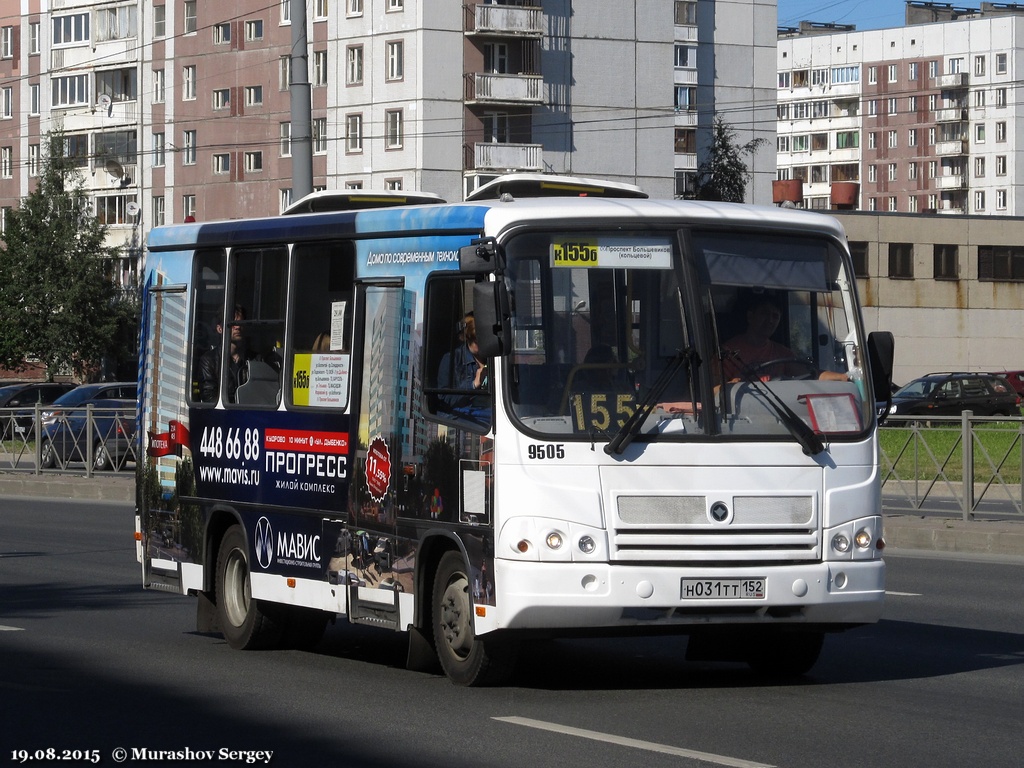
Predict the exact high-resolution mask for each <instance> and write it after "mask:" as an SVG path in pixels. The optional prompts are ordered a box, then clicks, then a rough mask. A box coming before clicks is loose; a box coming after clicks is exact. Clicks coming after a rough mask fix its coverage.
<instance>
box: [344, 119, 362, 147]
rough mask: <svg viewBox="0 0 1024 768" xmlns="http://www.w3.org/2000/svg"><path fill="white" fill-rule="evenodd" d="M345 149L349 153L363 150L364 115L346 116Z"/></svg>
mask: <svg viewBox="0 0 1024 768" xmlns="http://www.w3.org/2000/svg"><path fill="white" fill-rule="evenodd" d="M345 151H346V152H348V153H352V152H362V151H363V116H362V115H346V116H345Z"/></svg>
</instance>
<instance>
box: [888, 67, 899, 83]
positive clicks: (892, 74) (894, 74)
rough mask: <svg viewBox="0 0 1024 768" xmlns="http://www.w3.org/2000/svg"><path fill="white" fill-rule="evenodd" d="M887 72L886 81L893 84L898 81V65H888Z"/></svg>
mask: <svg viewBox="0 0 1024 768" xmlns="http://www.w3.org/2000/svg"><path fill="white" fill-rule="evenodd" d="M888 70H889V71H888V73H887V74H888V79H889V82H890V83H895V82H896V81H898V80H899V79H900V78H899V71H900V68H899V65H898V64H890V65H889V67H888Z"/></svg>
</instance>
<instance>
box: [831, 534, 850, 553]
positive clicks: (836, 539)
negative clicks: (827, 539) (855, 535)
mask: <svg viewBox="0 0 1024 768" xmlns="http://www.w3.org/2000/svg"><path fill="white" fill-rule="evenodd" d="M832 549H834V550H835V551H836V552H838V553H839V554H841V555H843V554H846V553H847V552H849V551H850V537H849V536H847V535H846V534H845V533H837V534H836V535H835V536H833V537H832Z"/></svg>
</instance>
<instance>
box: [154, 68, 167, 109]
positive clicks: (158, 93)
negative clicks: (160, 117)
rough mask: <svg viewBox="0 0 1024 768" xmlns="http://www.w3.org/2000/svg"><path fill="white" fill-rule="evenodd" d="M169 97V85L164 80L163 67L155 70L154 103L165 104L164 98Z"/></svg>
mask: <svg viewBox="0 0 1024 768" xmlns="http://www.w3.org/2000/svg"><path fill="white" fill-rule="evenodd" d="M165 98H167V86H166V84H165V81H164V71H163V70H162V69H154V70H153V103H154V104H163V103H164V99H165Z"/></svg>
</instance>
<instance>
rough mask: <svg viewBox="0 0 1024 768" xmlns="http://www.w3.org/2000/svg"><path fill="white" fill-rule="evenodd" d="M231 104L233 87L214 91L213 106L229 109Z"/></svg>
mask: <svg viewBox="0 0 1024 768" xmlns="http://www.w3.org/2000/svg"><path fill="white" fill-rule="evenodd" d="M230 106H231V89H230V88H218V89H216V90H215V91H214V92H213V108H214V109H228V108H229V107H230Z"/></svg>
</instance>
